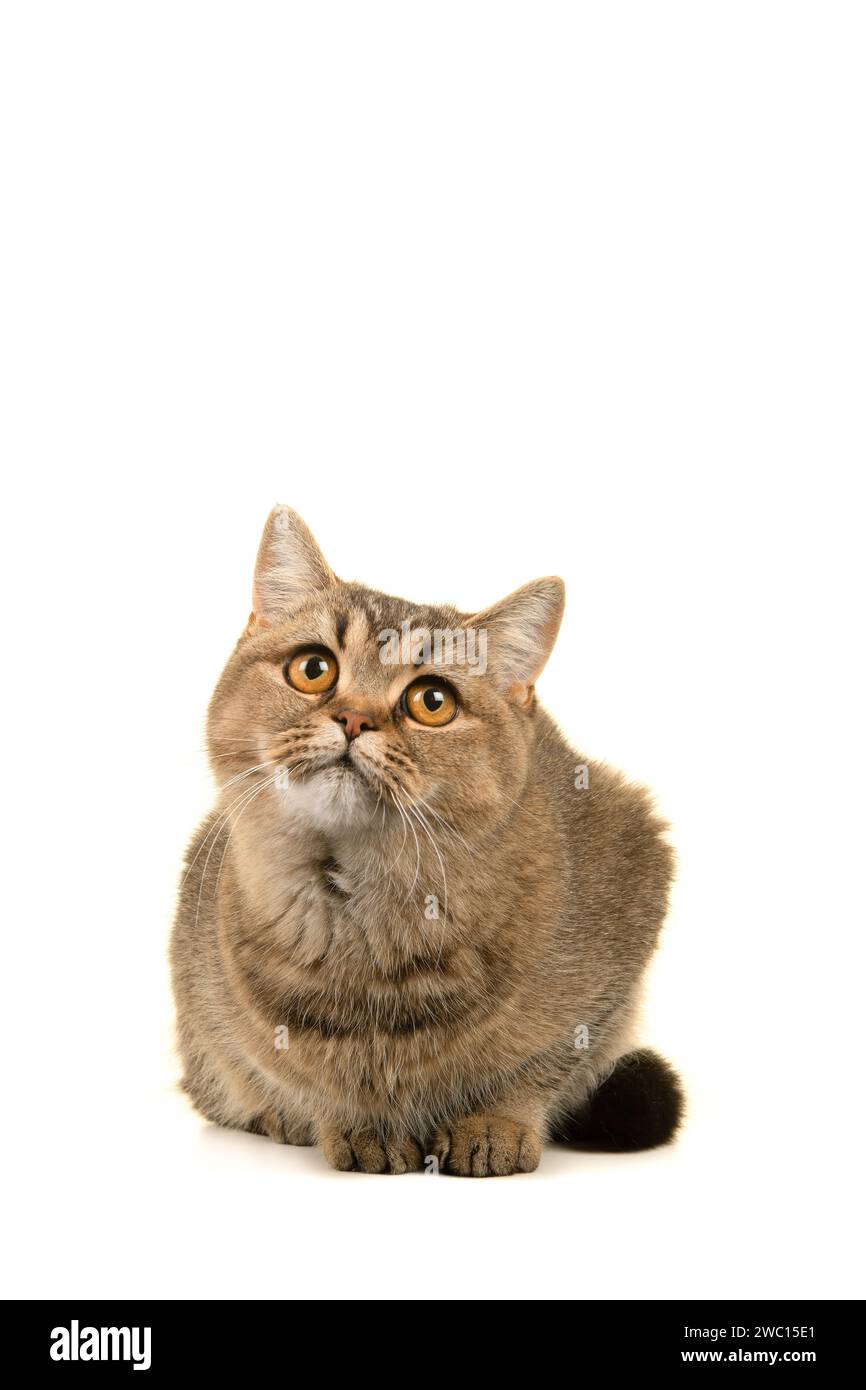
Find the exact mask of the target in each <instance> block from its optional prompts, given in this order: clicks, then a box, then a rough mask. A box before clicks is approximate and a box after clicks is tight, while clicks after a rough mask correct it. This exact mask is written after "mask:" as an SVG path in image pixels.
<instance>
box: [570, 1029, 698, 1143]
mask: <svg viewBox="0 0 866 1390" xmlns="http://www.w3.org/2000/svg"><path fill="white" fill-rule="evenodd" d="M684 1101H685V1098H684V1095H683V1089H682V1086H681V1085H680V1080H679V1077H678V1076H677V1074H676V1072H675V1071H674V1069H673V1067H672V1066H670V1064H669V1063H668V1062H666V1061H665V1060H664V1058H663V1057H659V1055H658V1054H657V1053H656V1052H652V1051H650V1049H649V1048H641V1049H640V1050H639V1051H637V1052H627V1053H626V1055H625V1056H624V1057H620V1058H619V1060H618V1062H617V1063H616V1064H615V1066H614V1068H613V1070H612V1071H611V1072H609V1073H608V1075H607V1076H606V1077H605V1079H604V1081H602V1082H601V1084H600V1086H599V1087H598V1089H597V1090H596V1091H595V1092H594V1093H593V1094H592V1095H591V1096H590V1098H589V1099H588V1100H587V1101H586V1102H585V1103H584V1104H583V1105H582V1106H581V1107H580V1109H579V1110H576V1111H575V1113H574V1114H573V1115H564V1116H562V1117H560V1118H559V1119H558V1120H557V1121H556V1122H555V1123H554V1125H553V1129H552V1133H551V1138H552V1139H556V1140H559V1141H560V1142H561V1143H565V1144H576V1145H579V1146H580V1147H581V1148H587V1149H595V1150H604V1151H606V1152H612V1151H618V1152H620V1153H622V1152H624V1151H626V1150H630V1149H655V1148H657V1147H658V1146H659V1144H667V1143H668V1142H669V1141H670V1140H671V1139H673V1137H674V1135H675V1134H676V1132H677V1130H678V1129H679V1127H680V1123H681V1121H682V1117H683V1109H684Z"/></svg>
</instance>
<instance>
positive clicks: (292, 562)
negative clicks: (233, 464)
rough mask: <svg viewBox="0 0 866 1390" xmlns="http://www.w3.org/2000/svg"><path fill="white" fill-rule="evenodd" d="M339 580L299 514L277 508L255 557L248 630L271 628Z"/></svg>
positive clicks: (266, 527)
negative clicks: (251, 605)
mask: <svg viewBox="0 0 866 1390" xmlns="http://www.w3.org/2000/svg"><path fill="white" fill-rule="evenodd" d="M336 582H337V577H336V575H335V574H334V572H333V570H332V569H331V567H330V566H329V565H328V563H327V561H326V560H325V557H324V555H323V554H322V552H321V550H320V549H319V547H318V546H317V545H316V542H315V541H314V539H313V536H312V532H311V531H310V529H309V527H308V526H306V525H305V524H304V522H303V521H302V520H301V518H300V517H299V516H298V513H297V512H293V511H292V509H291V507H274V510H273V511H272V512H271V514H270V516H269V517H268V520H267V523H266V525H265V529H264V533H263V535H262V540H261V544H260V546H259V553H258V557H257V559H256V573H255V578H254V580H253V611H252V613H251V614H250V620H249V623H248V625H247V631H248V632H253V631H254V630H255V629H256V628H262V627H270V626H271V625H272V624H273V623H275V622H278V621H279V620H280V619H281V618H283V617H285V615H286V614H287V613H290V612H291V610H292V609H293V608H297V606H298V604H299V603H303V601H304V599H306V598H309V596H310V594H312V593H315V591H316V590H317V589H327V588H329V587H330V586H331V585H332V584H336Z"/></svg>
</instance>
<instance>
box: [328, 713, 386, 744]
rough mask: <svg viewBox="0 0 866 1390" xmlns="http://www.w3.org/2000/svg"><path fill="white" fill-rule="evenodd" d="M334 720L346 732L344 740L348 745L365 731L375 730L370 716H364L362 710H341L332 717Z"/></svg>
mask: <svg viewBox="0 0 866 1390" xmlns="http://www.w3.org/2000/svg"><path fill="white" fill-rule="evenodd" d="M334 718H335V719H336V721H337V723H338V724H342V726H343V728H344V729H345V731H346V738H347V739H348V740H349V742H350V743H351V742H352V739H353V738H357V737H358V735H359V734H362V733H363V732H364V730H365V729H375V727H376V725H375V722H374V720H373V717H372V715H369V714H364V712H363V711H362V710H358V709H341V710H340V711H339V713H337V714H335V715H334Z"/></svg>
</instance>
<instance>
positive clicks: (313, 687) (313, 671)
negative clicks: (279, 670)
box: [283, 649, 338, 695]
mask: <svg viewBox="0 0 866 1390" xmlns="http://www.w3.org/2000/svg"><path fill="white" fill-rule="evenodd" d="M337 674H338V668H337V663H336V661H335V660H334V658H333V657H332V656H331V653H330V652H326V651H320V650H318V649H314V650H313V651H306V652H298V654H297V655H296V656H293V657H292V658H291V660H290V661H287V662H286V664H285V666H284V667H283V675H284V676H285V678H286V680H287V681H288V682H289V685H293V686H294V687H295V689H296V690H301V691H303V693H304V694H305V695H322V694H324V692H325V691H326V690H330V689H331V687H332V686H333V685H334V684H335V683H336V680H337Z"/></svg>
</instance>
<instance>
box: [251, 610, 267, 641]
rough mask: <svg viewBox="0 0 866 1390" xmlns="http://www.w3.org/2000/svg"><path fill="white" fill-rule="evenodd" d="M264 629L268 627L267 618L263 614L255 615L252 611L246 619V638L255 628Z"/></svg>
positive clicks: (254, 611)
mask: <svg viewBox="0 0 866 1390" xmlns="http://www.w3.org/2000/svg"><path fill="white" fill-rule="evenodd" d="M265 627H270V623H269V622H268V620H267V618H266V617H265V616H264V614H263V613H257V612H256V610H255V609H253V611H252V613H251V614H250V616H249V617H248V618H247V636H248V637H249V636H250V634H251V633H253V632H255V630H256V629H257V628H265Z"/></svg>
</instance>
